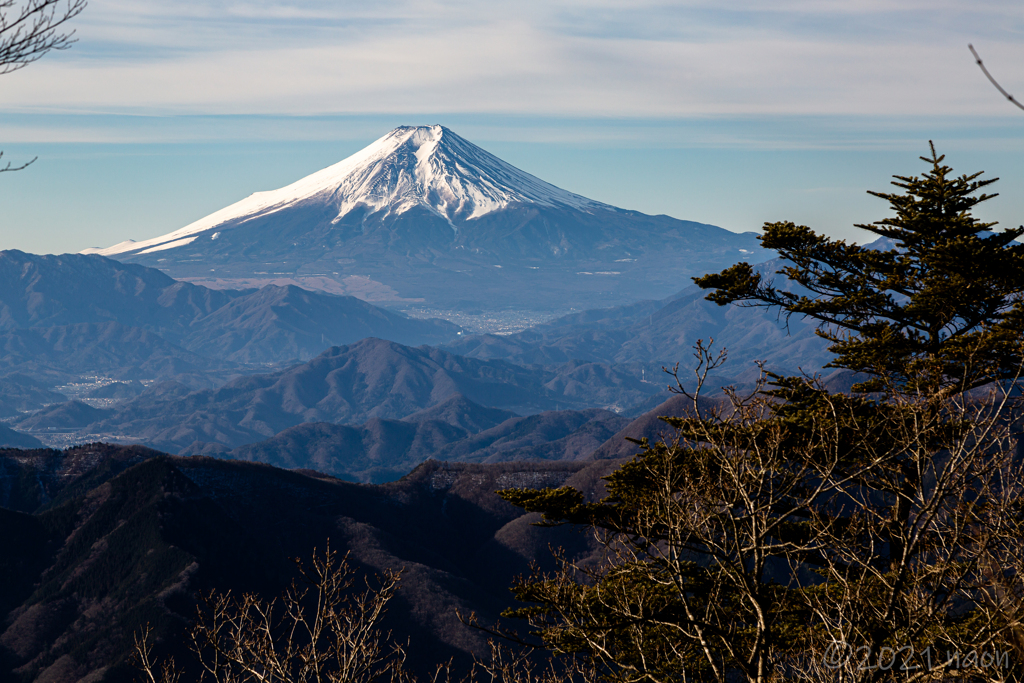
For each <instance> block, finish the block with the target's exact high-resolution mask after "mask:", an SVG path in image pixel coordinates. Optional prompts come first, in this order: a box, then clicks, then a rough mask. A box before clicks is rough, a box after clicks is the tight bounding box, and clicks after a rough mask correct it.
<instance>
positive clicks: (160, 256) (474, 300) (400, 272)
mask: <svg viewBox="0 0 1024 683" xmlns="http://www.w3.org/2000/svg"><path fill="white" fill-rule="evenodd" d="M86 252H88V253H97V254H103V255H107V256H111V257H114V258H117V259H119V260H122V261H125V262H131V263H141V264H145V265H148V266H153V267H156V268H160V269H161V270H163V271H165V272H167V273H169V274H170V275H172V276H173V277H175V278H179V279H189V280H192V281H195V282H204V283H208V284H210V285H211V286H217V287H239V286H246V287H248V286H253V285H254V284H257V283H261V282H262V283H267V282H276V283H279V284H280V283H289V282H290V283H296V284H301V285H302V286H304V287H306V288H310V289H313V288H319V289H327V290H330V291H335V292H344V293H352V294H357V295H358V296H361V297H362V298H365V299H367V300H371V301H391V302H415V301H422V302H425V303H426V304H427V305H430V306H439V307H442V308H458V307H460V305H461V304H460V302H463V303H465V300H471V301H470V303H469V304H468V305H470V306H471V307H473V308H484V309H488V310H496V309H502V308H509V307H512V308H518V309H533V310H549V309H552V308H554V309H564V308H565V307H570V306H576V307H583V306H587V307H593V306H595V305H613V304H621V303H627V302H630V301H634V300H636V299H640V298H652V297H653V298H661V297H663V296H665V295H666V294H667V293H668V292H670V291H672V290H673V289H675V288H677V287H678V283H679V282H680V281H681V280H682V278H684V277H686V276H688V275H697V274H702V273H704V272H708V271H710V270H716V269H720V268H722V267H724V266H728V265H730V264H732V263H735V262H736V261H739V260H742V259H745V258H753V259H755V260H761V259H760V257H758V254H759V253H761V249H760V246H759V243H758V242H757V239H756V237H755V235H754V234H753V233H743V234H736V233H732V232H729V231H726V230H723V229H721V228H718V227H715V226H711V225H706V224H702V223H695V222H691V221H682V220H677V219H674V218H670V217H668V216H648V215H645V214H642V213H639V212H636V211H627V210H623V209H619V208H616V207H613V206H610V205H607V204H604V203H601V202H598V201H594V200H591V199H587V198H586V197H582V196H580V195H577V194H574V193H572V192H568V191H566V190H563V189H560V188H558V187H555V186H554V185H551V184H550V183H546V182H544V181H542V180H540V179H539V178H536V177H534V176H532V175H530V174H529V173H526V172H524V171H521V170H519V169H517V168H515V167H514V166H512V165H511V164H508V163H506V162H504V161H502V160H500V159H498V158H497V157H495V156H494V155H492V154H490V153H488V152H486V151H485V150H483V149H481V148H480V147H478V146H476V145H474V144H473V143H471V142H469V141H468V140H466V139H464V138H462V137H460V136H458V135H457V134H455V133H454V132H452V131H451V130H449V129H447V128H445V127H443V126H437V125H435V126H405V127H401V128H397V129H395V130H393V131H392V132H390V133H388V134H387V135H385V136H383V137H382V138H380V139H379V140H377V141H375V142H373V143H371V144H370V145H369V146H367V147H366V148H365V149H363V150H361V151H360V152H357V153H356V154H354V155H352V156H350V157H348V158H347V159H344V160H343V161H341V162H339V163H337V164H335V165H333V166H330V167H328V168H326V169H323V170H321V171H319V172H316V173H313V174H312V175H310V176H307V177H306V178H303V179H300V180H298V181H297V182H295V183H292V184H291V185H288V186H286V187H283V188H281V189H279V190H273V191H270V192H258V193H256V194H253V195H252V196H250V197H248V198H246V199H243V200H241V201H239V202H236V203H235V204H232V205H231V206H228V207H226V208H224V209H222V210H220V211H217V212H215V213H213V214H211V215H209V216H207V217H204V218H201V219H200V220H198V221H196V222H194V223H192V224H190V225H187V226H185V227H184V228H181V229H180V230H176V231H174V232H171V233H168V234H166V235H163V236H160V237H155V238H152V239H147V240H143V241H140V242H131V241H126V242H122V243H120V244H118V245H115V246H113V247H108V248H97V249H89V250H86Z"/></svg>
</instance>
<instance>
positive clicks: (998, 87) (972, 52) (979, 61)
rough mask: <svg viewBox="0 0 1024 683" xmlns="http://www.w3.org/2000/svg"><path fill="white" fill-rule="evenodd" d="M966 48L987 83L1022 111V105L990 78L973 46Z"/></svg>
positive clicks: (990, 75)
mask: <svg viewBox="0 0 1024 683" xmlns="http://www.w3.org/2000/svg"><path fill="white" fill-rule="evenodd" d="M967 48H968V49H969V50H970V51H971V54H972V55H974V61H975V62H977V63H978V66H979V67H980V68H981V72H982V73H983V74H985V77H986V78H988V80H989V82H990V83H992V85H994V86H996V90H998V91H999V92H1001V93H1002V94H1003V97H1005V98H1006V99H1008V100H1010V102H1013V104H1014V105H1016V107H1017V108H1018V109H1024V104H1021V103H1020V102H1018V101H1017V100H1015V99H1014V97H1013V95H1011V94H1010V93H1008V92H1006V91H1005V90H1003V86H1001V85H999V82H998V81H996V79H994V78H992V74H990V73H989V72H988V69H986V68H985V64H984V63H982V61H981V57H979V56H978V51H977V50H975V49H974V46H973V45H970V44H968V46H967Z"/></svg>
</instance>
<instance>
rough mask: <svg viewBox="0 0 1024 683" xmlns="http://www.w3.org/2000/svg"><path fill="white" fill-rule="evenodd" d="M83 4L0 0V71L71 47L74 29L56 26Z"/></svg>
mask: <svg viewBox="0 0 1024 683" xmlns="http://www.w3.org/2000/svg"><path fill="white" fill-rule="evenodd" d="M85 5H86V0H24V2H21V1H16V0H0V74H6V73H10V72H12V71H17V70H18V69H21V68H22V67H25V66H27V65H29V64H31V63H32V62H34V61H36V60H37V59H39V58H41V57H42V56H43V55H45V54H46V53H47V52H49V51H50V50H66V49H68V48H69V47H71V45H72V44H73V43H74V42H75V38H74V35H75V32H74V31H70V32H64V31H61V30H59V29H60V28H61V27H62V26H63V25H64V24H65V23H66V22H68V21H70V20H71V19H73V18H75V17H77V16H78V15H79V14H81V13H82V10H84V9H85ZM11 170H14V169H11Z"/></svg>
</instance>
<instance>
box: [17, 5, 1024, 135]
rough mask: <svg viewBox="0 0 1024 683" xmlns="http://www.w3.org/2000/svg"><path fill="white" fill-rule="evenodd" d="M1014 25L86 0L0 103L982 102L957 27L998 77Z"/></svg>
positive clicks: (291, 110) (196, 110) (828, 109)
mask: <svg viewBox="0 0 1024 683" xmlns="http://www.w3.org/2000/svg"><path fill="white" fill-rule="evenodd" d="M1022 35H1024V12H1022V10H1021V8H1020V6H1019V3H1009V2H999V1H991V2H982V3H974V4H972V5H971V6H970V7H969V8H968V7H966V6H965V5H964V4H963V3H954V2H896V3H892V2H886V3H881V2H797V1H792V2H780V3H772V4H771V6H770V7H769V6H766V4H765V3H753V2H734V3H729V4H728V6H723V5H722V4H721V3H709V2H671V3H669V2H629V3H626V2H610V1H604V2H592V1H588V2H583V1H582V0H562V1H561V2H540V1H532V0H531V1H524V2H515V3H512V2H470V1H468V0H462V1H452V2H403V1H400V0H399V1H390V2H378V3H374V4H372V5H368V4H366V3H355V2H313V1H309V0H307V1H305V2H294V3H280V2H192V1H186V2H176V3H173V4H171V3H157V2H122V1H120V0H92V2H91V3H90V6H89V9H88V12H87V14H85V15H83V16H82V19H81V22H80V25H79V37H80V39H81V40H80V43H79V45H76V46H75V48H74V49H73V50H71V51H69V52H67V53H63V54H60V55H55V56H52V57H48V58H47V60H45V61H43V62H40V63H39V64H38V65H34V67H33V69H31V70H25V71H24V72H22V73H18V74H12V75H10V76H8V77H5V79H4V81H3V82H2V83H0V86H2V89H3V90H2V92H3V99H2V104H0V107H2V108H3V109H6V110H7V111H31V110H34V111H56V110H60V111H91V112H96V111H103V112H122V113H126V112H134V113H153V114H174V113H178V114H182V113H185V114H287V115H313V114H353V113H355V114H358V113H373V112H399V113H401V112H465V113H506V114H521V115H557V116H599V117H600V116H626V117H686V116H708V115H717V114H720V115H750V114H758V115H764V114H768V115H792V114H800V115H838V114H842V115H850V114H859V115H876V116H877V115H885V116H894V115H895V116H899V115H923V114H929V115H945V116H956V115H1002V114H1005V111H1004V110H1003V109H1002V104H1003V103H1002V102H1001V101H999V100H998V98H993V97H989V96H988V95H990V94H991V93H988V92H987V90H986V88H987V87H988V85H987V84H986V83H983V82H981V81H980V79H979V78H978V77H977V74H976V73H975V71H976V67H975V66H974V64H973V61H972V60H971V58H970V55H969V53H968V52H967V50H966V44H967V42H970V41H973V42H975V43H976V44H982V45H984V49H985V53H986V57H987V59H989V60H990V61H991V62H992V64H994V65H997V64H1002V65H1005V68H1004V71H1006V72H1007V75H1008V77H1009V76H1011V75H1012V74H1011V73H1010V71H1011V69H1013V68H1016V65H1018V64H1020V51H1021V49H1022V48H1020V47H1019V46H1020V38H1021V37H1022ZM1018 75H1019V78H1020V82H1021V83H1022V84H1024V73H1020V74H1018ZM1010 80H1011V81H1012V79H1010Z"/></svg>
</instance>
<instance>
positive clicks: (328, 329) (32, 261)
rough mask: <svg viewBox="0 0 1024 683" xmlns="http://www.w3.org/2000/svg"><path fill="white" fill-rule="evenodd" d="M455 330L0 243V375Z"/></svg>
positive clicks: (109, 368) (100, 369)
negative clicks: (0, 248) (2, 246)
mask: <svg viewBox="0 0 1024 683" xmlns="http://www.w3.org/2000/svg"><path fill="white" fill-rule="evenodd" d="M458 332H459V327H458V326H456V325H453V324H451V323H449V322H446V321H443V320H417V319H413V318H409V317H407V316H405V315H402V314H399V313H395V312H392V311H387V310H384V309H381V308H377V307H375V306H372V305H370V304H367V303H366V302H364V301H362V300H360V299H357V298H355V297H351V296H338V295H331V294H327V293H325V292H309V291H306V290H302V289H300V288H298V287H295V286H284V287H278V286H273V285H270V286H266V287H264V288H262V289H258V290H243V291H237V290H215V289H209V288H206V287H202V286H198V285H193V284H189V283H187V282H180V281H177V280H173V279H172V278H170V277H168V276H167V275H165V274H163V273H161V272H160V271H158V270H155V269H153V268H146V267H142V266H137V265H128V264H122V263H119V262H117V261H113V260H111V259H108V258H104V257H102V256H95V255H92V256H85V255H76V254H64V255H61V256H37V255H33V254H25V253H22V252H19V251H2V252H0V373H4V374H7V373H10V372H15V371H17V372H21V373H23V374H24V373H31V374H32V375H33V376H36V377H53V378H54V379H55V381H57V380H60V379H61V378H62V377H66V376H68V375H76V374H97V373H98V374H106V375H109V376H114V377H123V378H133V377H139V378H161V377H172V376H180V375H193V376H194V377H195V378H196V379H197V380H201V379H202V376H203V375H204V374H207V373H211V372H213V373H214V374H213V375H212V377H219V378H223V377H224V373H237V372H241V371H244V370H245V366H247V365H256V366H263V367H264V368H265V367H266V366H267V365H268V364H271V365H272V364H279V363H285V362H295V361H299V360H308V359H309V358H312V357H314V356H316V355H317V354H319V353H320V352H321V351H323V350H324V349H325V348H328V347H330V346H332V345H336V344H347V343H351V342H354V341H358V340H360V339H363V338H365V337H368V336H374V337H380V338H384V339H389V340H392V341H396V342H400V343H405V344H414V345H418V344H425V343H434V344H437V343H441V342H444V341H448V340H450V339H452V338H454V337H455V336H457V334H458ZM218 372H219V374H218Z"/></svg>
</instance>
